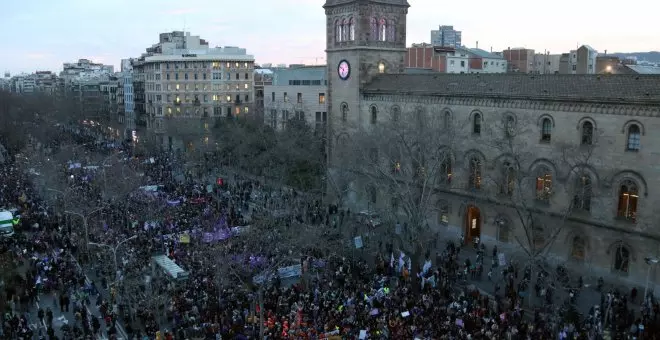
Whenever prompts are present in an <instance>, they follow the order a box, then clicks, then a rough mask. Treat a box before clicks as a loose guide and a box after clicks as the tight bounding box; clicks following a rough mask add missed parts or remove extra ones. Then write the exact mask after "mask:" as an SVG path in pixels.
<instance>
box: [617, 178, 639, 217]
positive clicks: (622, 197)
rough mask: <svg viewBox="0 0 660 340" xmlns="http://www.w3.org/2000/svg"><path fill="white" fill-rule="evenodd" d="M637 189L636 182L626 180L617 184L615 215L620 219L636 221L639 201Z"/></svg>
mask: <svg viewBox="0 0 660 340" xmlns="http://www.w3.org/2000/svg"><path fill="white" fill-rule="evenodd" d="M638 192H639V190H638V189H637V184H635V183H634V182H633V181H630V180H627V181H625V182H623V183H622V184H621V186H619V207H618V209H617V216H618V217H619V218H621V219H624V220H627V221H630V222H636V221H637V203H638V201H639V193H638Z"/></svg>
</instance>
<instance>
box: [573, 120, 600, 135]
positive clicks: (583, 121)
mask: <svg viewBox="0 0 660 340" xmlns="http://www.w3.org/2000/svg"><path fill="white" fill-rule="evenodd" d="M585 122H590V123H591V124H592V125H593V127H594V131H596V130H598V125H597V124H596V120H594V119H593V118H591V117H589V116H585V117H582V118H580V120H579V121H578V123H577V126H576V127H575V128H576V129H577V130H578V131H581V130H582V125H583V124H584V123H585Z"/></svg>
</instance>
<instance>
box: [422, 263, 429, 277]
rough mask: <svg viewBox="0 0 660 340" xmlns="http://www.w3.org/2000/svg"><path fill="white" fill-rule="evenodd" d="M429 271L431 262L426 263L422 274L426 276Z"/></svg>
mask: <svg viewBox="0 0 660 340" xmlns="http://www.w3.org/2000/svg"><path fill="white" fill-rule="evenodd" d="M429 269H431V260H426V262H424V267H422V274H426V273H427V272H428V271H429Z"/></svg>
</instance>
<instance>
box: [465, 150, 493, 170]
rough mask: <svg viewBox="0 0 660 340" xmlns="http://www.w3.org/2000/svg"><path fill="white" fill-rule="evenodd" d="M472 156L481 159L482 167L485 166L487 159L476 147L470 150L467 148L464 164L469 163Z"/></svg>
mask: <svg viewBox="0 0 660 340" xmlns="http://www.w3.org/2000/svg"><path fill="white" fill-rule="evenodd" d="M472 157H477V158H478V159H479V161H481V166H482V167H483V166H485V165H486V162H487V161H488V160H487V158H486V155H484V153H483V152H481V151H479V150H477V149H470V150H467V151H466V152H465V158H464V162H465V164H466V165H469V164H470V159H471V158H472Z"/></svg>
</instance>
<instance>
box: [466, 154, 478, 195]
mask: <svg viewBox="0 0 660 340" xmlns="http://www.w3.org/2000/svg"><path fill="white" fill-rule="evenodd" d="M469 181H470V182H469V183H468V187H469V188H470V189H480V188H481V160H480V159H479V158H478V157H476V156H473V157H472V158H470V178H469Z"/></svg>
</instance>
